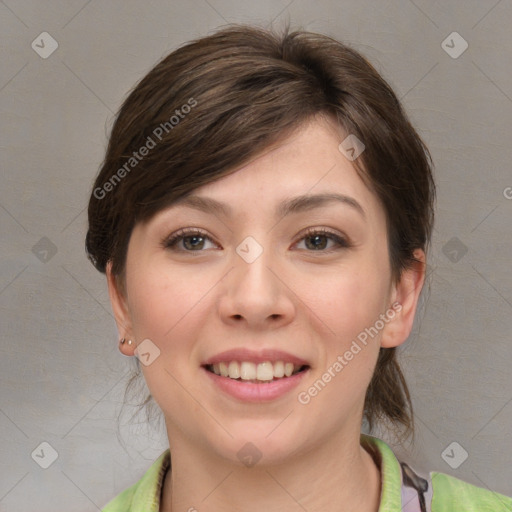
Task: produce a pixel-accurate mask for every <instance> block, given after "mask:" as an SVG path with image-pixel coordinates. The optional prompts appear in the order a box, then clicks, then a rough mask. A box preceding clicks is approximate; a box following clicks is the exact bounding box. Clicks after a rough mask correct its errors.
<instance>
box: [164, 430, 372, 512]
mask: <svg viewBox="0 0 512 512" xmlns="http://www.w3.org/2000/svg"><path fill="white" fill-rule="evenodd" d="M348 437H349V438H348ZM169 438H170V439H173V440H174V441H175V442H174V443H173V445H174V446H171V465H172V471H169V472H168V473H167V476H166V478H165V481H164V484H163V490H162V503H161V506H160V512H176V511H189V510H190V511H191V512H193V511H194V510H201V511H208V512H221V511H222V512H225V511H226V510H227V511H230V510H244V511H246V512H259V511H261V510H262V508H263V507H264V509H265V512H278V511H282V510H297V511H298V512H300V511H303V510H307V511H308V512H317V511H318V512H319V511H322V512H330V511H332V512H334V511H336V512H348V511H353V510H357V511H358V512H378V509H379V503H380V492H381V488H380V487H381V478H380V472H379V468H378V467H377V464H376V463H375V461H374V460H373V458H372V456H371V455H370V454H369V453H368V452H367V451H366V450H365V449H364V448H363V447H362V446H361V445H360V444H359V432H354V433H353V434H351V435H350V436H344V435H340V436H336V437H335V438H333V439H332V441H331V442H329V443H328V445H326V444H324V445H321V446H320V445H319V446H314V447H312V448H311V449H310V450H309V451H308V452H307V453H301V454H300V455H296V456H294V457H293V458H290V459H287V461H286V462H285V463H282V464H273V465H266V466H260V465H259V464H256V465H255V466H253V467H244V466H239V465H235V464H233V463H231V462H229V461H226V460H225V459H223V458H219V457H216V456H211V455H210V456H208V455H207V454H206V455H205V453H204V452H203V451H201V450H199V449H198V448H197V446H194V444H193V443H191V442H190V440H187V439H186V438H181V439H179V440H178V439H177V438H176V432H173V436H172V437H171V436H169Z"/></svg>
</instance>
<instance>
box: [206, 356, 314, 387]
mask: <svg viewBox="0 0 512 512" xmlns="http://www.w3.org/2000/svg"><path fill="white" fill-rule="evenodd" d="M203 368H205V369H206V370H208V371H209V372H211V373H214V374H215V375H218V376H220V377H226V378H229V379H232V380H237V381H240V382H242V381H243V382H250V383H256V384H263V383H269V382H273V381H276V380H281V379H286V378H288V377H291V376H293V375H296V374H298V373H301V372H303V371H306V370H307V369H309V366H308V365H296V364H294V363H290V362H284V361H275V362H271V361H265V362H263V363H252V362H250V361H225V362H220V363H216V364H208V365H204V366H203Z"/></svg>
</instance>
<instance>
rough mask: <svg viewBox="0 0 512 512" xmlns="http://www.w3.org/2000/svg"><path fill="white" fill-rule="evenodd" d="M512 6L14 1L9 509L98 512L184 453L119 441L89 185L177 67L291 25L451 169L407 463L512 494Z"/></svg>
mask: <svg viewBox="0 0 512 512" xmlns="http://www.w3.org/2000/svg"><path fill="white" fill-rule="evenodd" d="M511 15H512V3H511V2H510V0H502V1H496V0H492V1H490V0H489V1H481V0H478V1H477V0H471V1H462V0H461V1H457V2H455V1H450V2H441V1H439V2H432V1H430V2H429V1H426V0H415V1H414V2H412V1H386V2H370V1H361V0H350V1H334V0H332V1H327V0H322V1H316V2H313V1H305V0H293V1H290V0H286V1H270V0H265V1H260V2H258V3H255V2H249V1H240V2H235V1H229V0H208V1H206V0H187V1H185V0H177V1H173V2H165V1H163V0H153V1H147V2H136V1H134V0H130V1H120V0H117V1H108V2H101V1H99V0H90V1H84V0H72V1H66V2H57V1H45V2H36V1H30V0H6V1H3V2H1V3H0V16H1V30H0V38H1V43H2V44H1V57H2V69H1V73H2V74H1V77H0V101H1V149H2V157H1V172H2V182H1V183H2V185H1V190H0V222H1V235H2V245H1V266H0V311H1V326H2V331H1V349H2V350H1V354H2V356H1V358H0V379H1V390H0V432H1V448H0V511H9V512H15V511H29V510H31V511H33V510H35V508H37V510H38V511H39V512H46V511H52V512H53V511H55V510H66V511H68V512H75V511H76V512H78V511H89V510H98V509H99V507H101V506H103V505H104V504H105V503H106V502H107V501H108V500H110V499H111V498H112V497H114V496H115V495H116V494H117V493H119V492H120V491H121V490H123V489H125V488H126V487H128V486H129V485H131V484H132V483H134V482H135V481H136V480H138V478H140V476H142V474H143V472H144V471H145V470H146V469H147V468H148V467H149V465H150V464H151V463H152V462H153V461H154V460H155V459H156V457H157V456H158V455H159V454H160V453H161V452H162V451H163V450H164V449H165V448H166V447H167V439H166V438H165V433H164V430H163V428H162V424H160V426H157V427H156V428H147V427H146V426H145V425H144V422H143V420H144V417H143V416H140V417H138V419H137V420H134V421H135V423H133V424H132V425H125V426H123V427H122V429H121V434H122V435H121V438H120V439H118V437H117V435H116V415H117V413H118V412H119V410H120V404H121V402H122V399H123V392H124V388H125V384H126V376H127V374H128V373H129V369H130V368H131V364H132V363H133V361H132V360H129V359H128V358H125V357H124V356H122V355H121V354H120V353H119V351H118V340H117V331H116V328H115V324H114V321H113V318H112V314H111V309H110V304H109V301H108V295H107V289H106V283H105V280H104V276H103V275H101V274H99V273H98V272H96V270H95V269H94V268H93V267H92V265H91V264H90V263H89V262H88V261H87V259H86V257H85V253H84V236H85V232H86V219H87V215H86V205H87V200H88V194H89V192H90V187H91V185H92V181H93V178H94V176H95V174H96V172H97V170H98V168H99V165H100V163H101V160H102V157H103V153H104V150H105V147H106V141H107V135H108V132H109V129H110V127H111V126H112V121H113V114H114V112H116V110H117V109H118V107H119V106H120V104H121V102H122V100H123V99H124V98H125V95H126V94H127V92H128V91H129V89H130V88H131V87H132V86H133V85H134V84H135V82H136V81H137V80H139V79H140V78H141V77H142V76H143V75H144V74H145V73H146V72H147V71H149V69H150V68H151V67H152V66H153V65H154V64H155V63H156V62H157V61H158V60H159V59H160V58H161V57H163V56H164V55H166V54H167V53H169V52H170V51H171V50H172V49H174V48H176V47H177V46H178V45H181V44H182V43H184V42H186V41H188V40H189V39H191V38H194V37H199V36H203V35H207V34H208V33H210V32H211V31H213V30H214V29H216V28H218V27H220V26H221V25H224V24H225V23H226V22H251V23H256V24H258V25H262V26H268V25H269V24H270V23H271V22H272V21H273V22H274V25H275V26H277V27H279V26H281V25H282V24H283V22H284V21H285V20H287V19H289V20H290V21H291V23H292V26H293V27H294V28H298V27H302V28H305V29H308V30H313V31H318V32H323V33H325V34H328V35H332V36H334V37H336V38H339V39H341V40H343V41H345V42H347V43H349V44H352V45H353V46H354V47H355V48H356V49H358V50H360V51H361V52H363V53H364V54H365V55H366V56H367V57H368V58H369V59H370V61H371V62H372V63H373V64H374V65H375V66H376V67H377V69H378V70H379V71H380V72H381V73H382V74H383V75H384V77H385V78H386V79H387V80H388V81H389V82H390V83H391V85H392V86H393V87H394V89H395V90H396V91H397V94H398V96H399V97H400V98H402V100H403V102H404V105H405V107H406V109H407V110H408V112H409V114H410V116H411V118H412V121H413V123H414V124H415V125H416V126H417V128H418V130H419V132H420V133H421V135H422V136H423V137H424V140H425V141H426V143H427V144H428V146H429V147H430V149H431V151H432V154H433V157H434V161H435V164H436V179H437V184H438V190H439V198H438V207H437V222H436V228H435V233H434V242H433V250H432V253H431V255H430V262H429V271H430V272H429V273H430V276H431V280H430V282H431V292H430V294H429V295H428V294H427V295H428V296H427V295H425V298H428V301H425V302H424V303H422V304H423V306H422V310H421V311H420V313H419V314H418V317H417V320H416V323H415V328H414V332H413V334H412V335H411V337H410V339H409V341H408V343H407V344H406V345H405V346H404V349H403V351H402V356H403V361H404V364H405V372H406V376H407V378H408V382H409V384H410V387H411V391H412V395H413V399H414V405H415V410H416V422H417V427H418V436H417V441H416V445H415V447H410V446H406V447H405V448H400V447H397V449H396V453H397V455H399V456H401V457H402V458H403V459H404V460H408V461H412V464H413V467H415V468H416V469H417V470H419V471H429V470H437V471H442V472H445V473H448V474H451V475H454V476H456V477H459V478H462V479H464V480H466V481H468V482H471V483H473V484H476V485H478V486H482V487H488V488H490V489H492V490H494V491H497V492H501V493H504V494H508V495H512V478H511V476H512V470H511V468H512V429H511V422H512V387H511V378H510V363H511V360H512V357H511V356H512V343H511V336H510V318H511V313H512V273H511V272H510V260H511V254H512V236H511V234H512V222H511V216H512V200H511V198H512V188H510V187H512V172H511V164H510V162H511V161H512V144H511V137H510V135H511V129H510V122H511V118H512V116H511V114H512V74H511V65H510V55H511V53H512V38H511V32H510V25H511V20H512V16H511ZM45 31H46V32H48V33H49V34H50V35H51V36H52V37H53V38H54V39H55V40H56V41H57V42H58V48H57V50H56V51H55V52H54V53H52V54H51V55H50V56H48V57H47V58H42V57H41V56H40V55H39V54H38V53H36V51H35V50H34V49H33V48H32V47H31V45H32V42H33V41H35V43H38V44H39V46H43V44H42V43H41V37H39V35H40V34H41V33H42V32H45ZM454 31H455V32H458V33H459V34H460V35H461V36H462V38H464V40H465V41H467V43H468V45H469V46H468V48H467V50H466V51H465V52H464V53H462V54H461V55H460V56H458V57H457V58H453V53H454V52H458V51H460V49H462V46H461V43H462V41H460V40H457V39H454V38H453V37H454V36H451V38H450V37H448V36H449V35H450V34H451V33H452V32H454ZM42 37H43V36H42ZM44 37H46V36H44ZM447 37H448V39H447ZM444 40H446V43H444V44H443V45H442V43H443V41H444ZM446 45H448V46H452V47H453V48H452V49H451V50H449V48H446ZM49 48H50V43H49V40H48V39H45V43H44V51H48V49H49ZM444 48H446V49H447V50H449V51H451V52H452V56H450V55H449V53H447V51H445V49H444ZM38 50H39V51H40V52H41V51H43V48H38ZM466 251H467V252H466ZM125 411H126V409H125ZM128 412H130V410H129V409H128ZM131 412H133V410H132V411H131ZM125 416H126V415H125ZM128 416H129V415H128ZM126 419H128V418H125V420H123V421H124V423H126ZM382 436H383V437H384V439H388V438H387V437H386V436H385V435H384V434H382ZM42 442H47V443H49V444H50V445H51V447H53V449H54V450H55V451H56V452H57V454H58V457H57V459H56V460H55V461H54V462H53V463H52V464H51V465H50V466H49V467H48V468H47V469H43V468H42V467H40V465H39V464H40V463H43V462H44V461H43V459H45V460H46V462H49V461H50V459H49V457H50V453H51V450H50V449H49V448H48V447H46V448H45V445H43V453H44V456H43V455H41V448H38V447H39V445H40V443H42ZM453 442H457V443H458V445H455V447H454V448H453V446H452V447H451V448H453V451H451V449H450V448H449V449H448V451H447V452H444V450H445V449H446V448H447V447H448V446H449V445H450V444H451V443H453ZM459 445H460V446H459ZM36 448H38V449H37V450H36ZM462 449H464V450H465V451H467V453H468V458H467V460H465V461H464V462H463V463H462V464H460V462H461V461H462V458H463V455H464V452H463V451H462ZM34 450H36V452H35V453H39V454H40V457H39V459H37V457H36V456H35V455H34V457H32V456H31V454H32V453H33V452H34ZM44 450H46V451H44ZM443 452H444V453H445V456H444V457H443V455H442V454H443ZM446 453H448V456H447V455H446ZM36 460H37V461H38V462H36ZM447 461H449V462H450V463H451V465H449V464H448V462H447ZM459 464H460V465H459ZM456 465H458V467H457V468H454V467H452V466H456ZM36 504H37V505H36Z"/></svg>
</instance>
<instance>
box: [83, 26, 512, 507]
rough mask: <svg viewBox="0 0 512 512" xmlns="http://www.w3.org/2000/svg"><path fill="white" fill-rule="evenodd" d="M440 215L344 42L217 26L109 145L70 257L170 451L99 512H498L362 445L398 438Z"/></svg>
mask: <svg viewBox="0 0 512 512" xmlns="http://www.w3.org/2000/svg"><path fill="white" fill-rule="evenodd" d="M434 199H435V185H434V182H433V178H432V171H431V159H430V155H429V153H428V150H427V148H426V147H425V146H424V144H423V142H422V141H421V139H420V137H419V136H418V134H417V133H416V131H415V130H414V128H413V127H412V126H411V124H410V123H409V121H408V119H407V117H406V115H405V113H404V112H403V111H402V108H401V106H400V104H399V102H398V100H397V98H396V96H395V94H394V93H393V92H392V90H391V89H390V87H389V86H388V85H387V83H386V82H385V81H384V80H383V79H382V77H381V76H380V75H379V74H378V73H377V72H376V70H375V69H374V68H373V67H372V66H371V65H370V64H369V63H368V62H367V61H366V60H365V59H364V58H363V57H362V56H361V55H359V54H358V53H357V52H355V51H354V50H352V49H350V48H348V47H346V46H345V45H343V44H341V43H339V42H338V41H335V40H333V39H330V38H328V37H326V36H322V35H319V34H312V33H306V32H296V33H289V30H288V29H286V30H285V33H284V34H283V35H282V36H279V35H277V34H274V33H270V32H266V31H263V30H260V29H256V28H253V27H247V26H232V27H229V28H227V29H224V30H221V31H218V32H217V33H215V34H213V35H211V36H209V37H205V38H202V39H199V40H196V41H193V42H191V43H189V44H187V45H185V46H183V47H182V48H179V49H178V50H176V51H174V52H173V53H171V54H170V55H169V56H167V57H166V58H165V59H163V60H162V61H161V62H160V63H159V64H157V65H156V66H155V67H154V68H153V69H152V70H151V71H150V72H149V73H148V74H147V76H146V77H144V79H143V80H142V81H141V82H140V83H139V84H138V85H137V86H136V87H135V89H134V90H133V91H132V92H131V94H130V95H129V97H128V98H127V100H126V101H125V102H124V104H123V106H122V108H121V110H120V112H119V115H118V117H117V120H116V123H115V125H114V127H113V130H112V134H111V137H110V142H109V146H108V150H107V154H106V157H105V161H104V164H103V166H102V169H101V170H100V173H99V175H98V177H97V179H96V182H95V184H94V187H93V191H92V195H91V199H90V204H89V231H88V234H87V240H86V247H87V252H88V254H89V257H90V259H91V260H92V262H93V263H94V265H95V266H96V268H97V269H98V270H100V271H101V272H105V273H106V276H107V282H108V288H109V294H110V299H111V302H112V307H113V311H114V313H115V318H116V322H117V326H118V329H119V332H120V338H121V339H120V342H119V348H120V351H121V352H122V353H123V354H124V355H126V356H134V355H135V356H136V361H137V365H138V367H139V368H140V370H141V371H142V374H143V376H144V378H145V381H146V383H147V386H148V388H149V391H150V393H151V397H152V398H154V400H155V401H156V403H157V404H158V406H159V407H160V408H161V410H162V412H163V415H164V418H165V424H166V430H167V435H168V438H169V450H166V451H165V452H164V453H163V454H162V455H161V456H160V457H159V458H158V460H157V461H156V462H155V463H154V464H153V465H152V466H151V468H150V469H149V470H148V472H147V473H146V474H145V475H144V476H143V477H142V479H141V480H140V481H139V482H138V483H136V484H135V485H133V486H132V487H130V488H129V489H127V490H125V491H124V492H122V493H121V494H120V495H119V496H118V497H116V498H115V499H113V500H112V501H111V502H110V503H109V504H108V505H107V506H106V507H105V508H104V511H105V512H115V511H128V510H129V511H137V512H142V511H144V512H149V511H160V512H170V511H171V510H172V511H173V512H175V511H180V510H190V511H193V510H199V511H201V510H208V511H218V510H224V511H225V510H242V509H243V510H248V511H252V510H254V511H260V510H262V508H264V509H265V510H266V511H268V512H271V511H274V510H290V511H291V510H307V511H316V510H324V511H325V510H333V511H349V510H350V511H353V510H357V511H358V512H376V511H384V510H386V511H388V510H389V511H394V510H407V511H413V510H414V511H416V510H417V511H421V510H423V511H426V510H432V511H433V512H441V511H449V510H450V511H451V510H465V511H470V510H475V511H476V510H478V511H480V512H481V511H483V510H488V511H491V510H492V511H497V510H512V500H510V499H509V498H507V497H505V496H501V495H497V494H495V493H492V492H490V491H487V490H484V489H481V488H477V487H475V486H472V485H469V484H467V483H465V482H462V481H460V480H457V479H455V478H453V477H450V476H448V475H444V474H441V473H431V474H430V475H428V476H426V478H423V477H422V476H420V475H418V474H417V473H415V472H414V471H412V470H411V468H409V467H408V466H406V465H405V464H404V465H400V464H399V462H398V461H397V459H396V458H395V456H394V454H393V452H392V451H391V449H390V447H389V446H388V445H387V444H385V443H384V442H383V441H381V440H379V439H377V438H375V437H372V436H369V435H364V434H361V424H362V420H363V418H364V419H366V420H367V422H368V424H369V426H370V428H371V427H372V426H373V425H374V424H375V423H376V422H377V421H378V420H389V422H391V423H392V424H394V425H397V426H401V427H403V430H404V435H407V434H410V433H411V432H412V431H413V420H412V406H411V403H410V398H409V392H408V389H407V385H406V383H405V380H404V378H403V375H402V372H401V370H400V367H399V365H398V363H397V361H396V354H395V350H396V347H397V346H399V345H400V344H402V343H404V342H405V341H406V339H407V337H408V335H409V334H410V332H411V329H412V325H413V321H414V315H415V312H416V306H417V303H418V299H419V296H420V293H421V290H422V288H423V284H424V281H425V266H426V252H427V249H428V245H429V243H430V236H431V232H432V225H433V205H434ZM139 362H140V363H142V365H140V364H139ZM171 461H172V469H171ZM499 507H501V508H499ZM507 507H508V508H507Z"/></svg>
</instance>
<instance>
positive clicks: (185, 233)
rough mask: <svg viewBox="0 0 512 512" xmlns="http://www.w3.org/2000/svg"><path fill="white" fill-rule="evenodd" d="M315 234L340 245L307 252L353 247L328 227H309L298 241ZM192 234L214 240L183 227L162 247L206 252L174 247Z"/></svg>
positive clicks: (203, 233) (164, 241)
mask: <svg viewBox="0 0 512 512" xmlns="http://www.w3.org/2000/svg"><path fill="white" fill-rule="evenodd" d="M315 235H320V236H325V237H327V238H329V239H330V240H333V241H334V242H336V244H337V245H338V247H335V248H331V249H319V250H318V251H315V250H311V251H308V250H307V249H306V251H307V252H312V253H314V252H319V253H324V254H330V253H332V252H334V251H337V250H341V249H349V248H350V247H352V244H351V243H350V242H349V241H348V240H347V239H346V238H344V237H342V236H340V235H338V234H337V233H334V232H333V231H329V230H328V229H325V228H312V229H309V230H308V231H306V233H304V234H303V235H302V237H301V238H300V239H299V240H298V242H300V241H302V240H303V239H305V238H308V237H313V236H315ZM192 236H199V237H202V238H205V239H208V240H210V241H212V242H213V240H212V239H211V238H210V237H209V236H208V235H207V234H206V233H205V232H203V231H201V230H199V229H189V228H183V229H180V230H179V231H177V232H176V233H174V234H173V235H171V236H169V237H168V238H166V239H164V240H163V241H162V247H163V248H164V249H173V250H177V251H180V252H188V253H194V252H197V253H201V252H204V250H199V251H189V250H186V249H174V247H175V246H176V244H177V243H178V242H180V241H181V240H183V239H185V238H188V237H192Z"/></svg>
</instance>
